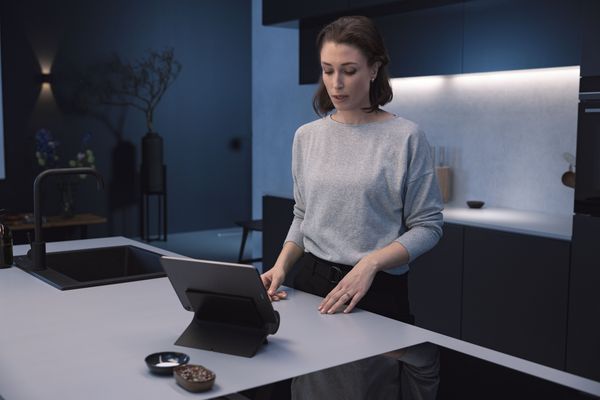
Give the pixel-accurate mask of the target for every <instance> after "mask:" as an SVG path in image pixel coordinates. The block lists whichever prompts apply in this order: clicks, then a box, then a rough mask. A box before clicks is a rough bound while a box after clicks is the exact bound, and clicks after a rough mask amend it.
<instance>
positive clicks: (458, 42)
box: [300, 4, 463, 84]
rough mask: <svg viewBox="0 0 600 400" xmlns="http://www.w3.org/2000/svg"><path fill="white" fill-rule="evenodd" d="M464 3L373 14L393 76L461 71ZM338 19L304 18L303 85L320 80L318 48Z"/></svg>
mask: <svg viewBox="0 0 600 400" xmlns="http://www.w3.org/2000/svg"><path fill="white" fill-rule="evenodd" d="M462 7H463V6H462V4H452V5H447V6H444V7H436V8H430V9H424V10H417V11H410V12H404V13H398V14H392V15H387V16H378V17H373V20H374V21H375V24H376V25H377V27H378V29H379V31H380V32H381V35H382V36H383V39H384V41H385V44H386V47H387V49H388V52H389V54H390V58H391V63H390V65H389V67H388V68H389V72H390V75H391V77H396V78H397V77H408V76H422V75H442V74H458V73H460V72H461V68H462V64H461V63H462ZM334 19H335V18H334V17H330V18H321V19H318V20H316V19H313V20H303V21H300V84H305V83H315V82H318V80H319V74H320V73H321V67H320V65H319V57H318V54H317V51H316V49H315V42H316V38H317V35H318V33H319V31H320V30H321V28H322V27H323V26H325V25H326V24H327V23H329V22H331V21H333V20H334Z"/></svg>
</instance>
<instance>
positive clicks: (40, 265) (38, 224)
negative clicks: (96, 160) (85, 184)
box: [28, 167, 104, 271]
mask: <svg viewBox="0 0 600 400" xmlns="http://www.w3.org/2000/svg"><path fill="white" fill-rule="evenodd" d="M49 175H94V176H95V177H96V180H97V181H98V190H100V189H102V188H104V178H102V175H100V173H98V171H96V170H95V169H93V168H86V167H82V168H54V169H47V170H45V171H43V172H41V173H40V174H39V175H38V176H37V177H36V178H35V181H33V219H34V224H35V235H34V239H33V242H31V250H30V251H29V254H28V255H29V258H30V259H31V263H32V265H31V269H32V270H36V271H39V270H42V269H45V268H46V243H45V242H44V239H43V236H42V200H41V198H40V188H41V186H42V181H43V180H44V179H45V178H46V177H47V176H49Z"/></svg>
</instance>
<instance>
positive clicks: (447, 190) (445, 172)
mask: <svg viewBox="0 0 600 400" xmlns="http://www.w3.org/2000/svg"><path fill="white" fill-rule="evenodd" d="M435 174H436V176H437V180H438V184H439V186H440V192H441V194H442V199H443V200H444V203H447V202H448V201H450V196H451V195H452V170H451V169H450V167H448V166H440V167H435Z"/></svg>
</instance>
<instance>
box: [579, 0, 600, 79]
mask: <svg viewBox="0 0 600 400" xmlns="http://www.w3.org/2000/svg"><path fill="white" fill-rule="evenodd" d="M582 9H583V12H582V14H583V23H582V29H583V45H582V49H581V76H600V51H598V49H600V1H598V0H583V5H582Z"/></svg>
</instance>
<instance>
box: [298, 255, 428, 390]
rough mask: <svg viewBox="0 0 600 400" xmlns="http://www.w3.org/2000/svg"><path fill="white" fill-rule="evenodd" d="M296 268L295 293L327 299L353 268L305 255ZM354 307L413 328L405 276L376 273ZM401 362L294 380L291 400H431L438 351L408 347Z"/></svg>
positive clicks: (371, 362) (368, 362) (376, 362)
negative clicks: (404, 323) (399, 399)
mask: <svg viewBox="0 0 600 400" xmlns="http://www.w3.org/2000/svg"><path fill="white" fill-rule="evenodd" d="M295 268H297V269H299V271H298V274H297V275H296V278H295V280H294V287H295V288H296V289H298V290H302V291H304V292H308V293H311V294H314V295H317V296H321V297H325V296H327V294H328V293H329V292H330V291H331V290H332V289H333V288H335V286H336V285H337V284H338V283H339V281H340V280H341V279H342V278H343V277H344V276H345V275H346V274H347V273H348V272H349V271H350V270H351V269H352V266H349V265H340V264H336V263H331V262H329V261H326V260H322V259H320V258H318V257H316V256H314V255H312V254H310V253H305V254H304V255H303V256H302V258H301V259H300V260H299V261H298V263H297V264H296V266H295ZM357 307H358V308H361V309H363V310H365V311H370V312H372V313H375V314H379V315H383V316H385V317H388V318H392V319H395V320H398V321H402V322H406V323H410V324H412V323H414V318H413V317H412V315H411V314H410V307H409V302H408V273H406V274H403V275H391V274H388V273H386V272H378V273H377V274H376V275H375V278H374V279H373V283H372V284H371V287H370V289H369V291H368V292H367V293H366V294H365V296H364V297H363V298H362V299H361V300H360V301H359V302H358V304H357ZM400 360H401V361H403V363H402V364H398V361H396V360H392V359H390V358H388V357H382V356H375V357H371V358H368V359H365V360H359V361H356V362H353V363H349V364H345V365H341V366H338V367H333V368H329V369H326V370H322V371H318V372H315V373H311V374H308V375H303V376H300V377H296V378H294V379H293V380H292V399H294V400H316V399H319V400H320V399H331V398H344V399H356V400H362V399H370V398H380V399H397V398H401V399H404V400H433V399H435V398H436V397H437V388H438V385H439V353H438V350H437V347H436V346H435V345H432V344H429V343H423V344H420V345H417V346H411V347H408V348H406V349H405V353H404V355H403V356H402V357H401V359H400ZM390 374H391V375H390ZM394 376H396V377H397V378H396V379H394ZM394 382H397V383H394ZM400 382H401V384H399V383H400ZM398 384H399V386H397V385H398Z"/></svg>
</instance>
